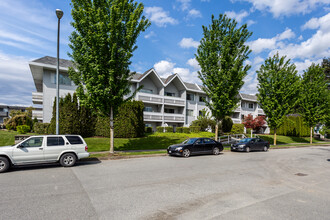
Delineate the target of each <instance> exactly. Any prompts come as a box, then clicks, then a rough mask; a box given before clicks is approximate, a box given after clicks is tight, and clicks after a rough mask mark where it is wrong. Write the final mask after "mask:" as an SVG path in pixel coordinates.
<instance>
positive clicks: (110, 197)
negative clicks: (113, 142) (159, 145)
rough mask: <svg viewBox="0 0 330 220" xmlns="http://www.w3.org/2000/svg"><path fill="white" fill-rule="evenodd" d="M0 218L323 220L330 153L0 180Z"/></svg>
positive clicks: (114, 166) (146, 162) (161, 163)
mask: <svg viewBox="0 0 330 220" xmlns="http://www.w3.org/2000/svg"><path fill="white" fill-rule="evenodd" d="M0 186H1V191H0V219H330V147H312V148H299V149H281V150H271V151H269V152H252V153H231V152H226V153H224V154H222V155H219V156H213V155H209V156H194V157H190V158H180V157H156V158H155V157H152V158H139V159H127V160H115V161H102V162H100V163H94V162H85V163H80V165H78V166H75V167H73V168H62V167H59V166H57V165H46V166H43V167H40V166H33V167H28V168H15V169H13V170H12V171H11V172H8V173H4V174H1V175H0Z"/></svg>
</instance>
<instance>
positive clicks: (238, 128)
mask: <svg viewBox="0 0 330 220" xmlns="http://www.w3.org/2000/svg"><path fill="white" fill-rule="evenodd" d="M230 133H231V134H243V133H244V124H233V127H232V128H231V132H230Z"/></svg>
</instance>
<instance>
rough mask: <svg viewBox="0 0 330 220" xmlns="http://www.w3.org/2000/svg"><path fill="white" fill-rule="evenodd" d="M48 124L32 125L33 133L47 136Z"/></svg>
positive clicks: (37, 123) (38, 123)
mask: <svg viewBox="0 0 330 220" xmlns="http://www.w3.org/2000/svg"><path fill="white" fill-rule="evenodd" d="M48 128H49V123H40V122H36V123H34V125H33V131H34V133H37V134H49V132H48Z"/></svg>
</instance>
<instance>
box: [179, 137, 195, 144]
mask: <svg viewBox="0 0 330 220" xmlns="http://www.w3.org/2000/svg"><path fill="white" fill-rule="evenodd" d="M197 139H198V138H189V139H187V140H185V141H184V142H182V144H193V143H195V141H196V140H197Z"/></svg>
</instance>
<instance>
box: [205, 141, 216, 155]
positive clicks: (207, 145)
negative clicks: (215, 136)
mask: <svg viewBox="0 0 330 220" xmlns="http://www.w3.org/2000/svg"><path fill="white" fill-rule="evenodd" d="M203 141H204V151H205V152H211V151H212V150H213V147H214V145H215V142H214V141H213V140H211V139H210V138H204V140H203Z"/></svg>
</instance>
